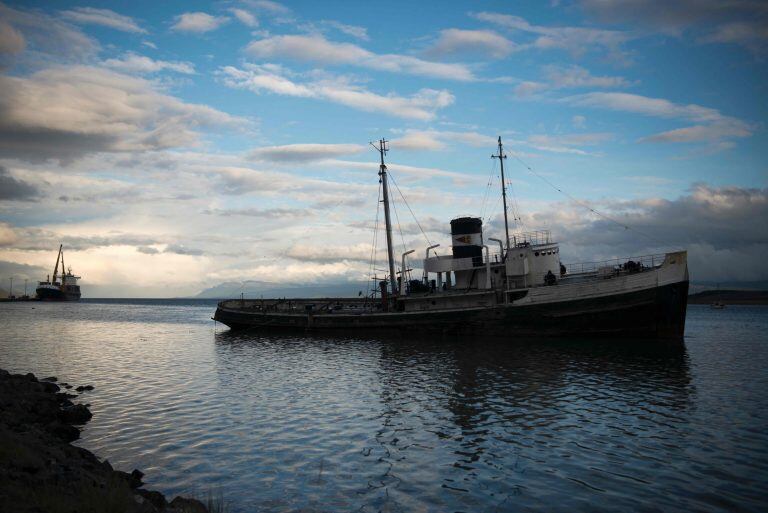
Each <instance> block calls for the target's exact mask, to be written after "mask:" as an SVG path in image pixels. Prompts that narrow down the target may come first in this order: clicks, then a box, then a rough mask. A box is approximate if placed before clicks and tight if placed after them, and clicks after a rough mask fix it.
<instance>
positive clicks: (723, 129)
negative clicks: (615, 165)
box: [561, 93, 755, 149]
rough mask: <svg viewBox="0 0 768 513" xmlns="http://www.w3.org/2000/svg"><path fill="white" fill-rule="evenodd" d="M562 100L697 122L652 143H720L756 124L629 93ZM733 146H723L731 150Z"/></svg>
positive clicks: (748, 132) (740, 135)
mask: <svg viewBox="0 0 768 513" xmlns="http://www.w3.org/2000/svg"><path fill="white" fill-rule="evenodd" d="M561 101H563V102H566V103H569V104H571V105H578V106H582V107H597V108H604V109H609V110H615V111H623V112H632V113H635V114H641V115H644V116H653V117H658V118H668V119H681V120H686V121H693V122H696V123H698V124H697V125H694V126H690V127H683V128H679V129H676V130H671V131H667V132H662V133H659V134H655V135H651V136H648V137H645V138H643V139H641V140H642V141H649V142H706V141H708V142H718V141H724V140H727V139H733V138H743V137H749V136H751V135H752V133H753V132H754V130H755V127H754V126H752V125H750V124H749V123H746V122H744V121H742V120H740V119H737V118H734V117H730V116H724V115H723V114H721V113H720V112H719V111H718V110H716V109H712V108H709V107H702V106H701V105H696V104H688V105H682V104H678V103H674V102H671V101H669V100H665V99H663V98H649V97H647V96H640V95H637V94H629V93H587V94H583V95H576V96H570V97H567V98H563V99H562V100H561ZM728 147H730V145H725V146H721V147H720V148H721V149H727V148H728Z"/></svg>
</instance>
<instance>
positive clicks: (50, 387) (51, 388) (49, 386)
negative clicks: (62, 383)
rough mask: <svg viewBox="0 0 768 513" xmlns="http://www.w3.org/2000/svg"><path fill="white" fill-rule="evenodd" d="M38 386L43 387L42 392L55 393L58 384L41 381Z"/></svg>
mask: <svg viewBox="0 0 768 513" xmlns="http://www.w3.org/2000/svg"><path fill="white" fill-rule="evenodd" d="M40 386H42V387H43V392H48V393H49V394H55V393H56V392H58V391H59V390H61V389H60V388H59V385H57V384H56V383H51V382H50V381H41V382H40Z"/></svg>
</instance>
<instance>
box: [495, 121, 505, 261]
mask: <svg viewBox="0 0 768 513" xmlns="http://www.w3.org/2000/svg"><path fill="white" fill-rule="evenodd" d="M491 158H492V159H499V164H500V165H501V196H502V198H503V199H504V234H505V235H506V236H507V253H508V252H509V220H508V219H507V182H506V181H505V180H504V159H506V158H507V156H506V155H504V151H503V148H502V146H501V136H499V154H498V155H491ZM503 258H504V260H506V259H507V255H506V253H505V254H504V255H503Z"/></svg>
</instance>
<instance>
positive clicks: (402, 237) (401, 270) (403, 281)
mask: <svg viewBox="0 0 768 513" xmlns="http://www.w3.org/2000/svg"><path fill="white" fill-rule="evenodd" d="M390 176H392V175H390ZM391 205H392V210H394V211H395V220H396V221H397V231H399V232H400V241H401V242H402V244H403V252H405V251H406V249H405V237H404V236H403V225H401V224H400V217H399V216H398V215H397V207H396V206H395V202H394V201H392V202H391ZM400 279H401V280H402V283H403V284H405V269H400Z"/></svg>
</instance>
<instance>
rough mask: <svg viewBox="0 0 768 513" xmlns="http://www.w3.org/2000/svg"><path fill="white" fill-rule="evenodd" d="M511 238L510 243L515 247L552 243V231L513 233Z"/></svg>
mask: <svg viewBox="0 0 768 513" xmlns="http://www.w3.org/2000/svg"><path fill="white" fill-rule="evenodd" d="M511 238H512V245H513V247H516V248H520V247H524V246H537V245H539V244H551V243H552V233H551V232H550V231H549V230H535V231H532V232H520V233H513V234H512V237H511Z"/></svg>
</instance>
